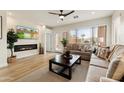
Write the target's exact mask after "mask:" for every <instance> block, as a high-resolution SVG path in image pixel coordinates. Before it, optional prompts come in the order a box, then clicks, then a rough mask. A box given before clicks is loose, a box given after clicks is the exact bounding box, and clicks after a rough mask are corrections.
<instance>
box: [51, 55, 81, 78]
mask: <svg viewBox="0 0 124 93" xmlns="http://www.w3.org/2000/svg"><path fill="white" fill-rule="evenodd" d="M72 57H73V58H72V59H71V60H70V61H69V62H67V60H65V59H64V58H63V56H62V55H60V54H58V55H56V56H55V57H54V58H52V59H50V60H49V70H50V71H52V72H54V73H56V74H58V75H60V76H63V77H64V78H67V79H71V78H72V67H73V66H74V65H75V64H81V56H80V55H74V54H72ZM52 64H55V65H58V66H61V67H60V69H54V68H52ZM67 70H68V73H65V71H66V72H67Z"/></svg>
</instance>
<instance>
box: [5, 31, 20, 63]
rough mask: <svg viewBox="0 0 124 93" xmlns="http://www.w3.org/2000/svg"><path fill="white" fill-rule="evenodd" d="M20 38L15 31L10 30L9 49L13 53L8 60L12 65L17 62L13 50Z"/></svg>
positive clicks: (8, 37) (8, 35)
mask: <svg viewBox="0 0 124 93" xmlns="http://www.w3.org/2000/svg"><path fill="white" fill-rule="evenodd" d="M17 40H18V36H17V34H16V33H15V31H14V29H9V31H8V33H7V44H8V46H7V48H8V49H10V51H11V56H10V57H9V58H8V62H9V63H12V62H15V60H16V56H14V55H13V48H14V43H15V42H17Z"/></svg>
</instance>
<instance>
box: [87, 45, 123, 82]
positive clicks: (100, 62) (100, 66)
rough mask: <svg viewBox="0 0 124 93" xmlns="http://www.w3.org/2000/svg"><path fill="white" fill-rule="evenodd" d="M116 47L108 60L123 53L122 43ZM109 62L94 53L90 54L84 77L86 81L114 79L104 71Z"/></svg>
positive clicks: (108, 80)
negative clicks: (108, 76)
mask: <svg viewBox="0 0 124 93" xmlns="http://www.w3.org/2000/svg"><path fill="white" fill-rule="evenodd" d="M117 46H118V48H116V49H114V50H113V55H112V56H111V59H110V60H113V59H114V58H116V56H118V55H119V54H121V53H124V45H117ZM109 64H110V62H109V61H106V60H104V59H101V58H99V57H97V56H96V55H95V54H92V56H91V60H90V65H89V69H88V73H87V77H86V82H99V81H100V82H111V81H116V80H113V79H111V78H107V77H106V72H107V70H108V66H109Z"/></svg>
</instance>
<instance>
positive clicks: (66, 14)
mask: <svg viewBox="0 0 124 93" xmlns="http://www.w3.org/2000/svg"><path fill="white" fill-rule="evenodd" d="M74 12H75V11H74V10H72V11H70V12H68V13H63V10H60V13H53V12H48V13H49V14H53V15H58V16H59V18H60V19H61V20H62V21H63V19H64V17H66V16H68V15H70V14H72V13H74Z"/></svg>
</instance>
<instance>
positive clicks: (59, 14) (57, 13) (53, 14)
mask: <svg viewBox="0 0 124 93" xmlns="http://www.w3.org/2000/svg"><path fill="white" fill-rule="evenodd" d="M48 13H49V14H53V15H60V14H58V13H52V12H48Z"/></svg>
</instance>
